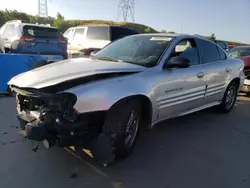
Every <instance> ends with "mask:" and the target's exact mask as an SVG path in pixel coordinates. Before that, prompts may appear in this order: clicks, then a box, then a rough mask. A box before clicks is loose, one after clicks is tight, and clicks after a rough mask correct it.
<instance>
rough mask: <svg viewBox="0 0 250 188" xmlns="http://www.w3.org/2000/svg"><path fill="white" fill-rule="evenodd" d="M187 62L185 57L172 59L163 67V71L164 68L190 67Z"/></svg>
mask: <svg viewBox="0 0 250 188" xmlns="http://www.w3.org/2000/svg"><path fill="white" fill-rule="evenodd" d="M189 63H190V62H189V60H188V59H187V58H185V57H181V56H176V57H172V58H171V59H170V60H169V61H167V62H166V64H165V65H164V69H166V68H175V67H176V68H187V67H189V66H190V64H189Z"/></svg>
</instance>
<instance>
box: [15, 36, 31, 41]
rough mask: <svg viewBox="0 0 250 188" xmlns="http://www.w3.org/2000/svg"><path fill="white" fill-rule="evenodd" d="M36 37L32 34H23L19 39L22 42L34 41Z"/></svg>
mask: <svg viewBox="0 0 250 188" xmlns="http://www.w3.org/2000/svg"><path fill="white" fill-rule="evenodd" d="M34 39H35V37H32V36H21V37H20V39H19V40H20V42H25V41H32V40H34Z"/></svg>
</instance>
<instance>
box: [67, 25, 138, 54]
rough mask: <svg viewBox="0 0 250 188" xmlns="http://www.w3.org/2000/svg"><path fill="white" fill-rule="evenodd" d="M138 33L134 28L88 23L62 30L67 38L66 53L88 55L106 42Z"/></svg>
mask: <svg viewBox="0 0 250 188" xmlns="http://www.w3.org/2000/svg"><path fill="white" fill-rule="evenodd" d="M134 34H138V32H137V31H136V30H135V29H132V28H127V27H122V26H109V25H89V26H77V27H71V28H69V29H68V30H66V31H65V32H64V34H63V35H64V36H65V37H66V38H67V39H68V54H69V56H70V57H72V56H74V54H76V55H79V54H82V55H90V53H91V52H92V51H96V50H100V49H102V48H103V47H104V46H106V45H107V44H109V43H110V42H112V41H115V40H117V39H120V38H122V37H125V36H129V35H134Z"/></svg>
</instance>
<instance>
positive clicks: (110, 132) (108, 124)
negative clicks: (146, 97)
mask: <svg viewBox="0 0 250 188" xmlns="http://www.w3.org/2000/svg"><path fill="white" fill-rule="evenodd" d="M140 123H141V106H140V103H139V102H138V101H137V100H135V99H130V100H124V101H122V102H119V103H118V104H116V105H115V106H113V107H112V108H111V109H110V110H109V111H108V113H107V117H106V120H105V123H104V125H103V133H105V134H106V135H107V136H108V137H109V138H111V139H112V140H113V143H114V144H113V152H114V153H115V155H116V158H124V157H126V156H128V155H129V154H130V153H131V152H132V150H133V149H134V147H135V145H136V141H137V138H138V134H139V128H140Z"/></svg>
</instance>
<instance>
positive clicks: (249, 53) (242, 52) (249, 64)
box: [228, 46, 250, 95]
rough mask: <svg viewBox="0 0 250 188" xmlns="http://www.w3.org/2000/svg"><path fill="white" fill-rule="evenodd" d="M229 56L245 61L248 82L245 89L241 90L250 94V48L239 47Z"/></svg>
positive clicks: (232, 50) (245, 83)
mask: <svg viewBox="0 0 250 188" xmlns="http://www.w3.org/2000/svg"><path fill="white" fill-rule="evenodd" d="M228 53H229V55H230V56H232V57H234V58H238V59H241V60H243V61H244V74H245V76H246V80H245V82H244V85H243V87H242V88H241V91H242V92H245V93H247V94H248V95H249V94H250V46H238V47H235V48H233V49H231V50H230V51H229V52H228Z"/></svg>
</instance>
